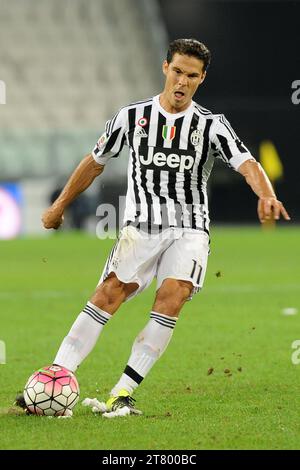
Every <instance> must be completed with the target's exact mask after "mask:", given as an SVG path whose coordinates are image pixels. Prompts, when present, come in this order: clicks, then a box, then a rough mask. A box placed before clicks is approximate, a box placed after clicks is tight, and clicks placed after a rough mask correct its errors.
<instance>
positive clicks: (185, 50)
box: [167, 38, 211, 70]
mask: <svg viewBox="0 0 300 470" xmlns="http://www.w3.org/2000/svg"><path fill="white" fill-rule="evenodd" d="M176 52H177V53H178V54H185V55H189V56H192V57H196V58H197V59H200V60H203V62H204V70H206V69H207V67H208V66H209V64H210V59H211V53H210V50H209V49H208V48H207V47H206V45H205V44H203V42H200V41H198V40H197V39H193V38H191V39H175V40H174V41H172V42H171V43H170V44H169V49H168V53H167V62H168V64H170V62H172V60H173V56H174V54H176Z"/></svg>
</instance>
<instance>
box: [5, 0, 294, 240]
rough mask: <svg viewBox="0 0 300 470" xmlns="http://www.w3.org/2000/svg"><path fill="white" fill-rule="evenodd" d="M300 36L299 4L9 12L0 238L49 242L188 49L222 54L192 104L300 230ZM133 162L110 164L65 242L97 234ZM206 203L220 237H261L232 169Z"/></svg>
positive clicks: (29, 1)
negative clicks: (132, 118) (101, 161)
mask: <svg viewBox="0 0 300 470" xmlns="http://www.w3.org/2000/svg"><path fill="white" fill-rule="evenodd" d="M299 35H300V2H298V1H288V0H284V1H243V0H240V1H227V0H222V1H221V0H219V1H211V0H210V1H205V0H185V1H184V2H183V1H182V0H0V93H1V96H0V103H2V104H0V238H3V239H4V238H13V237H17V236H22V235H31V234H39V233H45V231H44V230H43V228H42V226H41V222H40V218H41V214H42V212H43V210H44V209H45V208H46V207H47V206H48V205H49V204H50V203H51V201H53V200H54V199H55V197H57V195H58V194H59V192H60V190H61V188H62V187H63V186H64V184H65V183H66V181H67V178H68V176H69V175H70V173H71V172H72V171H73V169H74V168H75V167H76V165H77V164H78V163H79V162H80V160H81V159H82V158H83V157H84V155H86V154H87V153H89V152H90V151H91V150H92V149H93V147H94V144H95V143H96V141H97V140H98V138H99V136H100V135H101V134H102V131H103V128H104V124H105V122H106V120H107V119H109V118H111V117H112V115H113V114H115V112H116V111H117V110H118V109H119V108H120V107H121V106H124V105H126V104H128V103H130V102H133V101H136V100H140V99H143V98H147V97H149V96H153V95H155V94H158V93H159V92H160V91H161V90H162V87H163V82H164V81H163V75H162V73H161V63H162V60H163V59H164V57H165V55H166V50H167V46H168V42H169V41H170V40H172V39H175V38H178V37H195V38H197V39H199V40H200V41H203V42H204V43H205V44H206V45H207V46H208V47H209V49H210V50H211V52H212V63H211V66H210V68H209V71H208V75H207V79H206V80H205V82H204V84H203V86H201V88H200V89H199V91H198V92H197V95H196V97H195V100H196V101H198V102H199V103H200V104H201V105H202V106H204V107H206V108H208V109H210V110H211V111H213V112H215V113H224V114H225V115H226V117H227V119H228V120H229V121H230V123H231V124H232V126H233V128H234V129H235V131H236V132H237V134H238V135H239V137H240V138H241V139H242V140H243V141H244V143H245V144H246V145H247V146H248V148H249V149H250V150H251V151H252V153H253V155H254V156H255V157H256V158H257V159H258V160H260V161H261V162H262V163H263V165H264V167H265V169H266V171H267V172H268V174H269V176H270V178H271V180H272V182H273V184H274V185H275V188H276V191H277V193H278V197H279V198H280V199H281V200H282V201H284V203H285V205H286V208H287V210H288V211H289V212H290V215H291V216H292V218H293V222H292V223H297V222H298V223H299V221H300V215H299V201H300V185H299V183H298V180H299V173H300V156H299V143H300V142H299V141H300V137H299V133H300V126H299V125H300V119H299V118H300V92H297V89H298V88H300V53H299V44H300V42H299ZM297 82H299V83H297ZM297 87H298V88H297ZM4 102H5V103H6V104H4ZM127 161H128V155H127V152H126V149H125V152H123V154H122V155H121V157H120V158H117V159H115V160H114V159H112V160H111V161H110V164H109V165H107V168H106V170H105V173H104V175H103V176H101V177H100V178H98V179H96V181H95V182H94V184H93V185H92V186H91V188H89V189H88V190H87V191H86V192H85V193H84V194H83V195H82V196H80V197H79V198H78V199H77V200H76V201H75V202H74V203H73V204H72V206H71V207H70V208H69V210H68V214H67V221H66V225H65V230H66V229H72V228H75V229H83V230H86V231H90V232H92V233H95V227H96V224H97V222H98V220H97V216H96V208H97V206H98V205H99V204H100V203H113V204H115V205H117V201H118V196H119V195H124V194H125V192H126V167H127ZM209 200H210V214H211V219H212V221H213V222H214V223H223V224H224V223H226V224H234V223H239V224H241V223H247V224H249V223H255V224H257V223H258V222H257V217H256V197H255V196H254V195H253V194H252V192H251V190H250V188H249V187H248V186H247V185H246V184H245V182H244V181H243V180H242V178H241V177H240V175H238V174H236V173H235V172H233V171H230V170H229V169H228V168H227V167H225V166H223V165H222V163H217V164H216V166H215V169H214V171H213V174H212V176H211V179H210V185H209Z"/></svg>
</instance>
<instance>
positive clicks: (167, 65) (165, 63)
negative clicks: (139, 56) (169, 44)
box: [162, 60, 169, 75]
mask: <svg viewBox="0 0 300 470" xmlns="http://www.w3.org/2000/svg"><path fill="white" fill-rule="evenodd" d="M168 69H169V64H168V62H167V61H166V60H164V61H163V64H162V71H163V74H164V75H167V73H168Z"/></svg>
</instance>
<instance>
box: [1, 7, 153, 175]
mask: <svg viewBox="0 0 300 470" xmlns="http://www.w3.org/2000/svg"><path fill="white" fill-rule="evenodd" d="M143 4H144V2H143V1H140V2H136V1H135V0H121V1H120V0H88V1H86V0H63V1H62V0H51V1H49V0H26V1H20V0H10V1H7V0H0V25H1V27H0V43H1V48H0V63H1V72H0V73H1V75H0V79H1V80H3V81H4V82H5V83H6V88H7V104H6V105H1V107H0V168H1V174H0V179H1V180H4V179H6V180H8V179H10V180H11V179H14V180H15V179H19V178H24V177H32V176H34V177H46V176H47V177H51V176H58V175H68V174H69V173H70V171H71V170H72V169H73V168H74V165H75V164H76V163H77V162H78V161H79V160H80V159H81V158H82V156H83V155H84V154H86V153H87V152H88V151H89V150H90V149H91V148H92V147H93V145H94V143H95V139H96V138H97V137H98V136H99V133H100V132H101V131H102V129H103V125H104V123H105V121H106V120H107V119H108V118H109V117H111V116H112V115H113V114H114V113H115V112H116V111H117V110H118V109H119V107H120V106H122V105H124V104H127V103H128V102H131V101H134V100H136V99H142V98H144V97H145V98H146V97H148V96H150V95H152V94H153V91H154V92H155V91H157V92H158V91H159V90H160V85H161V76H160V73H159V67H156V66H153V64H155V63H157V61H158V60H160V57H158V54H157V48H156V46H155V40H154V37H153V34H151V28H150V26H149V24H148V23H149V21H148V20H147V18H148V17H147V15H146V13H145V10H144V9H143ZM149 64H152V65H151V66H150V67H149Z"/></svg>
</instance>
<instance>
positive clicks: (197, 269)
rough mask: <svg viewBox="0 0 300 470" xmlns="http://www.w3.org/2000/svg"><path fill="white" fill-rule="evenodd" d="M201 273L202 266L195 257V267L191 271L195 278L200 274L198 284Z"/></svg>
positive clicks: (192, 276) (198, 279)
mask: <svg viewBox="0 0 300 470" xmlns="http://www.w3.org/2000/svg"><path fill="white" fill-rule="evenodd" d="M201 273H202V266H201V265H200V264H199V263H197V261H196V260H195V259H193V269H192V272H191V278H192V279H193V278H194V276H195V279H196V276H197V274H198V277H197V281H196V284H199V282H200V277H201Z"/></svg>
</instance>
